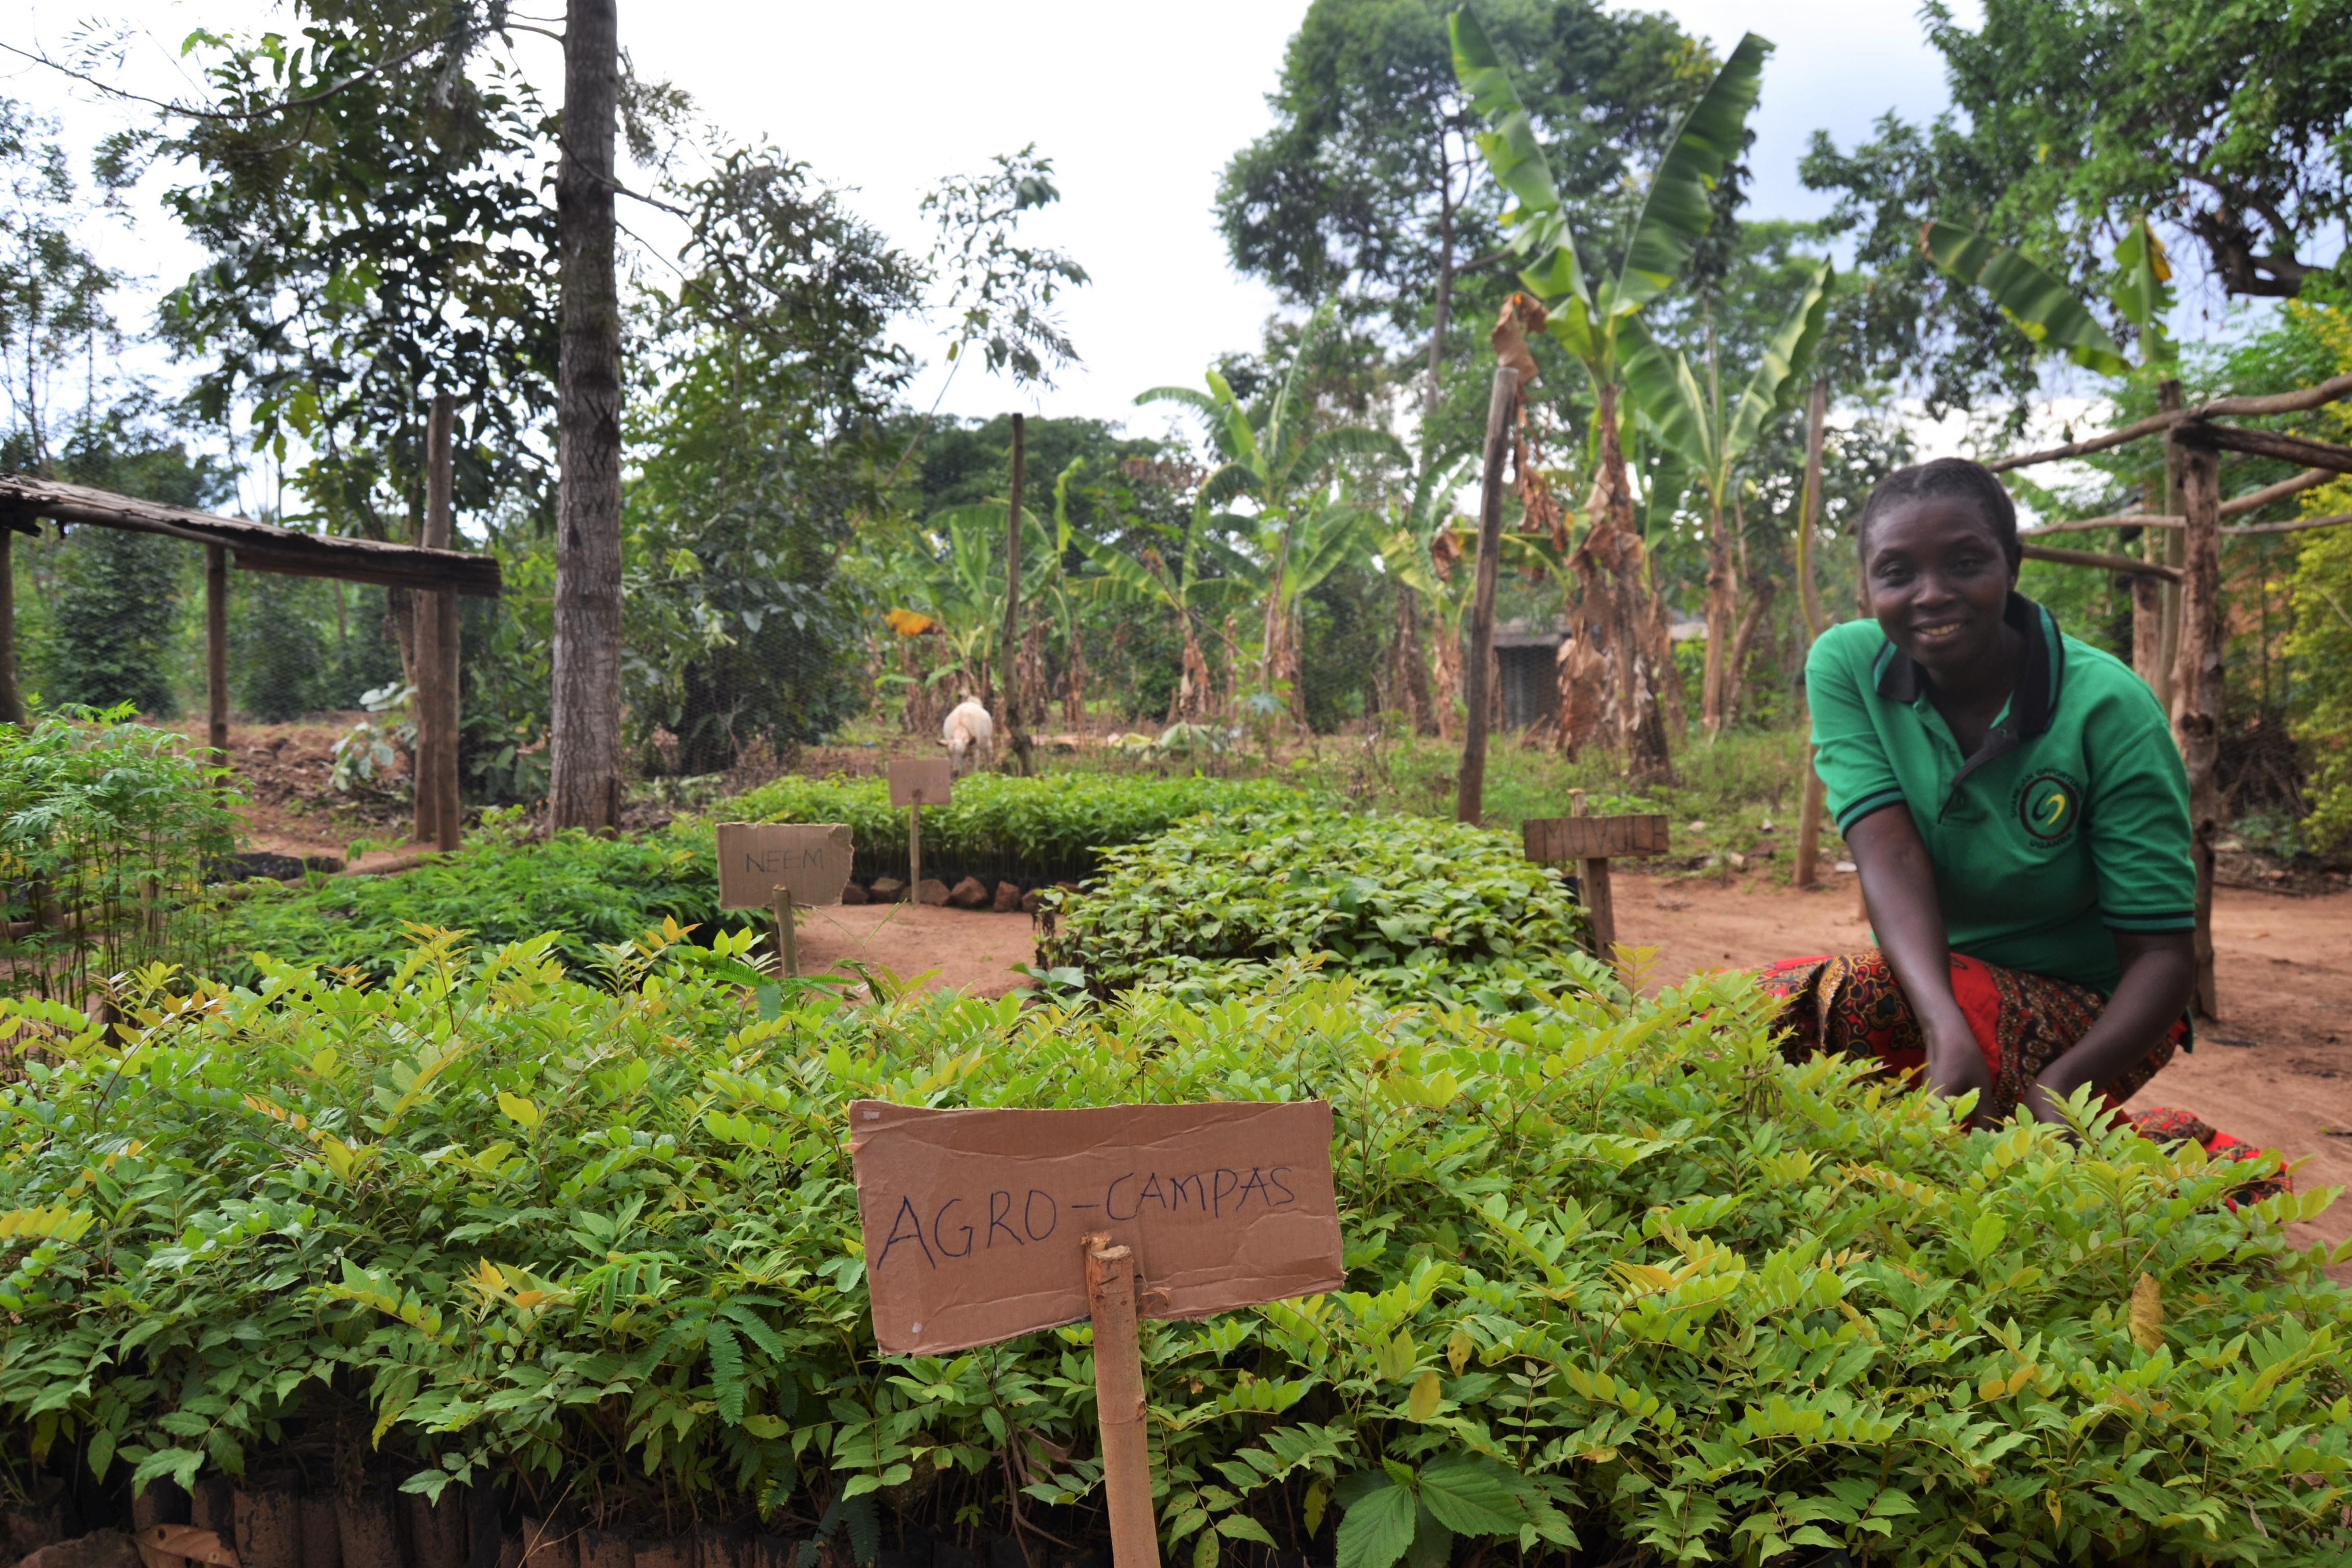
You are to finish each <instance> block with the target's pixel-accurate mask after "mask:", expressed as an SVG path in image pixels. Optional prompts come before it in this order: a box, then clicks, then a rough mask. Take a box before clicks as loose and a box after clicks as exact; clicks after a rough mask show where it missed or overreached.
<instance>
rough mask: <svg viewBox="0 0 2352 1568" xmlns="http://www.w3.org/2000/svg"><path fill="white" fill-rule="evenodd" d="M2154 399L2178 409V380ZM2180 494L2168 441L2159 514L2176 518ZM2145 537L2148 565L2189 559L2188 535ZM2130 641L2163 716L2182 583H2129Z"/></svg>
mask: <svg viewBox="0 0 2352 1568" xmlns="http://www.w3.org/2000/svg"><path fill="white" fill-rule="evenodd" d="M2156 397H2157V402H2158V405H2161V406H2162V407H2164V408H2165V409H2167V410H2172V409H2177V408H2179V406H2180V384H2179V382H2177V381H2168V382H2166V383H2164V384H2162V385H2161V386H2158V388H2157V389H2156ZM2180 495H2181V481H2180V448H2179V447H2178V446H2177V445H2175V444H2174V443H2172V442H2169V441H2168V442H2166V443H2165V447H2164V505H2163V507H2162V509H2161V510H2163V511H2164V512H2165V513H2167V514H2168V515H2171V516H2178V515H2179V512H2180ZM2148 532H2150V533H2152V534H2154V535H2155V536H2156V537H2155V538H2154V539H2152V540H2150V541H2149V542H2148V543H2147V557H2148V559H2149V560H2151V561H2161V562H2163V563H2166V564H2167V565H2169V566H2179V565H2180V564H2181V563H2183V562H2184V561H2185V560H2186V559H2187V556H2186V555H2185V553H2184V552H2185V550H2186V548H2187V542H2188V536H2187V534H2186V533H2185V532H2184V531H2182V530H2180V529H2177V528H2155V529H2150V530H2148ZM2140 584H2147V585H2148V588H2149V591H2150V594H2151V595H2152V596H2153V598H2154V600H2155V605H2154V614H2153V617H2152V619H2153V622H2154V624H2153V626H2152V627H2151V629H2150V635H2149V637H2148V642H2149V645H2150V647H2149V652H2148V662H2147V666H2146V667H2145V668H2142V667H2141V665H2140V660H2139V655H2138V652H2137V647H2138V637H2139V616H2140V609H2139V605H2140V599H2141V594H2140ZM2132 637H2133V647H2134V650H2135V651H2134V652H2133V655H2132V667H2133V668H2135V669H2139V670H2140V674H2141V676H2142V678H2143V679H2147V684H2148V689H2149V690H2151V691H2153V692H2155V693H2156V700H2157V701H2158V702H2159V703H2161V704H2163V706H2164V710H2165V711H2166V712H2167V713H2170V712H2172V711H2173V710H2174V700H2175V692H2174V686H2173V679H2172V669H2173V666H2174V664H2175V663H2177V662H2178V661H2179V658H2180V584H2179V583H2178V582H2175V581H2170V580H2168V579H2166V578H2162V577H2151V576H2147V575H2138V576H2135V577H2134V578H2133V579H2132Z"/></svg>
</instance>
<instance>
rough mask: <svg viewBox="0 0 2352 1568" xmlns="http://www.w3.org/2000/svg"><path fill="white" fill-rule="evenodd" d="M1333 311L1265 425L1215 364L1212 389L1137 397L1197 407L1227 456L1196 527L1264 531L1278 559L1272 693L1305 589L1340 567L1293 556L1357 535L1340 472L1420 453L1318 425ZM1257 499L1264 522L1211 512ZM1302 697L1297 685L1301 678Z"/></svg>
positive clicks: (1270, 623)
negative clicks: (1296, 563) (1315, 401)
mask: <svg viewBox="0 0 2352 1568" xmlns="http://www.w3.org/2000/svg"><path fill="white" fill-rule="evenodd" d="M1331 321H1332V314H1331V309H1330V307H1329V306H1328V305H1326V306H1324V307H1322V308H1320V309H1318V310H1317V311H1316V312H1315V315H1314V317H1313V318H1312V319H1311V320H1310V321H1308V322H1307V331H1306V333H1305V334H1304V335H1303V336H1302V337H1301V338H1300V340H1299V345H1298V352H1297V353H1296V354H1295V355H1293V356H1292V358H1291V362H1290V366H1289V368H1288V369H1287V370H1286V371H1285V372H1284V373H1283V377H1282V383H1281V384H1280V385H1279V386H1278V387H1276V390H1275V395H1274V400H1273V402H1272V403H1271V404H1270V405H1268V406H1267V409H1266V413H1265V418H1264V420H1263V421H1255V422H1254V421H1253V420H1252V419H1251V417H1250V414H1249V410H1248V408H1247V407H1245V406H1244V405H1243V403H1242V401H1241V399H1239V398H1238V397H1236V396H1234V389H1233V386H1232V384H1230V383H1229V382H1227V381H1226V380H1225V378H1224V377H1223V376H1222V375H1220V374H1217V372H1215V371H1214V370H1212V371H1210V372H1209V373H1208V374H1207V376H1206V377H1205V381H1206V384H1207V386H1208V390H1207V391H1206V392H1205V393H1203V392H1202V391H1199V390H1198V389H1196V388H1193V387H1189V386H1155V387H1153V388H1151V389H1150V390H1149V391H1147V392H1143V393H1140V394H1139V395H1137V397H1136V399H1135V401H1136V402H1137V403H1138V404H1139V405H1141V404H1150V403H1173V404H1178V405H1181V406H1183V407H1186V408H1190V409H1192V411H1193V412H1194V413H1196V414H1198V415H1199V416H1201V418H1202V422H1203V423H1204V424H1205V425H1206V426H1207V427H1208V434H1209V441H1210V445H1211V446H1212V447H1213V449H1214V450H1215V451H1216V453H1217V456H1218V458H1220V462H1219V464H1218V466H1217V467H1216V468H1215V469H1213V471H1212V472H1211V473H1210V475H1209V477H1208V478H1207V479H1203V480H1202V483H1201V489H1200V492H1199V495H1198V497H1197V498H1196V500H1194V503H1193V506H1194V513H1195V523H1194V531H1195V532H1196V533H1197V532H1198V531H1199V526H1200V523H1201V522H1202V521H1222V522H1223V523H1225V524H1226V525H1228V526H1234V527H1238V528H1240V529H1242V530H1244V531H1247V532H1251V533H1255V535H1256V543H1257V546H1258V549H1259V551H1260V552H1261V555H1262V556H1263V557H1264V558H1265V559H1266V560H1267V561H1268V562H1269V563H1270V565H1269V567H1268V569H1267V570H1266V572H1265V590H1266V594H1265V614H1264V616H1263V622H1264V624H1263V626H1262V628H1261V637H1262V642H1261V651H1260V656H1259V683H1260V685H1261V686H1262V687H1263V688H1265V689H1272V687H1273V684H1274V681H1275V679H1276V677H1277V675H1278V674H1280V673H1282V672H1281V671H1280V670H1279V669H1278V668H1277V666H1278V665H1280V664H1281V663H1282V662H1283V661H1284V658H1285V655H1286V650H1288V649H1289V646H1290V642H1291V637H1290V621H1291V618H1292V607H1293V606H1294V605H1296V604H1297V599H1298V595H1301V594H1303V593H1306V592H1307V590H1308V589H1310V588H1312V587H1313V586H1314V585H1315V584H1316V583H1318V582H1320V581H1322V578H1323V576H1325V575H1328V574H1329V572H1330V571H1331V570H1333V569H1334V568H1336V566H1337V565H1339V563H1340V562H1339V560H1338V559H1334V560H1332V561H1330V562H1329V563H1328V564H1327V565H1326V566H1325V567H1324V568H1323V571H1322V572H1321V573H1320V574H1316V575H1315V576H1314V577H1313V579H1312V581H1309V580H1308V579H1307V575H1306V574H1302V573H1300V572H1298V571H1296V570H1294V569H1293V567H1292V565H1291V557H1292V554H1293V553H1294V552H1295V551H1297V550H1298V549H1299V548H1300V547H1301V546H1302V544H1303V543H1304V542H1305V539H1304V535H1305V534H1307V533H1311V534H1313V535H1314V536H1315V538H1316V539H1317V540H1318V542H1319V543H1318V548H1320V547H1321V544H1329V543H1337V544H1340V545H1342V546H1348V545H1352V544H1353V543H1354V542H1356V540H1357V537H1358V532H1357V530H1356V529H1355V528H1353V527H1352V526H1345V525H1342V523H1341V521H1340V518H1339V514H1340V513H1341V512H1343V511H1346V512H1352V511H1353V510H1354V509H1353V508H1351V507H1349V503H1348V502H1347V501H1346V500H1345V497H1344V491H1342V492H1341V494H1340V495H1339V496H1338V497H1336V498H1335V497H1334V495H1333V494H1332V488H1331V485H1330V481H1329V478H1328V476H1329V474H1330V472H1331V470H1332V469H1333V468H1335V467H1337V466H1338V464H1339V461H1340V460H1341V459H1342V458H1351V457H1352V458H1386V459H1387V460H1389V461H1391V462H1392V463H1395V464H1396V465H1397V466H1398V467H1400V468H1410V467H1411V464H1412V459H1411V458H1409V457H1408V456H1407V455H1406V453H1405V450H1404V447H1403V444H1402V442H1400V441H1398V440H1397V438H1396V437H1394V436H1391V435H1390V434H1389V433H1388V432H1387V431H1385V430H1381V429H1376V428H1373V427H1372V426H1364V425H1342V426H1331V427H1328V428H1325V429H1321V430H1317V429H1314V428H1312V421H1311V416H1312V415H1313V412H1314V409H1313V406H1312V399H1311V397H1310V395H1309V394H1308V389H1307V360H1308V358H1309V354H1310V351H1311V350H1312V349H1313V348H1314V346H1315V343H1316V342H1317V341H1318V339H1319V338H1320V337H1321V336H1322V334H1323V333H1324V332H1325V331H1328V330H1329V327H1330V324H1331ZM1243 497H1248V498H1249V499H1251V500H1255V502H1256V503H1257V509H1258V510H1257V514H1256V516H1255V518H1251V519H1242V518H1237V517H1234V516H1233V515H1231V514H1223V515H1221V516H1219V517H1215V518H1212V517H1211V516H1210V509H1212V508H1215V507H1220V506H1223V505H1224V504H1226V503H1227V502H1230V501H1234V500H1239V499H1241V498H1243ZM1293 690H1294V697H1296V682H1294V683H1293Z"/></svg>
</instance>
